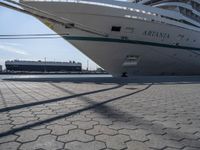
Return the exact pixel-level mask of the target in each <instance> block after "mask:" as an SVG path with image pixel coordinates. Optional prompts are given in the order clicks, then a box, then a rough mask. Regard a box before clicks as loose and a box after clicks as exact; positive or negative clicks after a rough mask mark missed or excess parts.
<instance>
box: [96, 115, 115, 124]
mask: <svg viewBox="0 0 200 150" xmlns="http://www.w3.org/2000/svg"><path fill="white" fill-rule="evenodd" d="M93 120H95V121H98V122H99V124H101V125H112V123H113V120H112V119H109V118H98V117H97V118H93Z"/></svg>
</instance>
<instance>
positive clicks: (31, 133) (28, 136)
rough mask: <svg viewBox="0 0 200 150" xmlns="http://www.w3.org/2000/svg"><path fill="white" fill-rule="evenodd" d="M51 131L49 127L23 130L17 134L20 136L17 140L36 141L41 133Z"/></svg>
mask: <svg viewBox="0 0 200 150" xmlns="http://www.w3.org/2000/svg"><path fill="white" fill-rule="evenodd" d="M48 133H50V130H47V129H41V130H31V129H29V130H25V131H21V132H18V133H16V134H17V135H19V137H18V138H17V141H19V142H22V143H24V142H30V141H35V140H36V139H37V138H38V137H39V136H40V135H45V134H48Z"/></svg>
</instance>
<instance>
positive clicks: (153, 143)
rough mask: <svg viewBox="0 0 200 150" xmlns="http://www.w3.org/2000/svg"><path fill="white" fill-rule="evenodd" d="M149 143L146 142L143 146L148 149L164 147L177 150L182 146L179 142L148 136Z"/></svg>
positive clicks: (157, 136)
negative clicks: (176, 149)
mask: <svg viewBox="0 0 200 150" xmlns="http://www.w3.org/2000/svg"><path fill="white" fill-rule="evenodd" d="M148 138H149V141H146V142H145V144H146V145H147V146H148V147H150V148H155V149H164V148H166V147H172V148H178V149H181V148H183V147H184V145H183V144H182V143H180V142H177V141H173V140H167V139H164V137H163V136H161V135H148Z"/></svg>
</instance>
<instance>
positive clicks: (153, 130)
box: [0, 76, 200, 150]
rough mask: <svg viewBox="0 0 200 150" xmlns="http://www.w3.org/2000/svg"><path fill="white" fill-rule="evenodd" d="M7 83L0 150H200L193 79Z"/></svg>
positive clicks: (198, 84)
mask: <svg viewBox="0 0 200 150" xmlns="http://www.w3.org/2000/svg"><path fill="white" fill-rule="evenodd" d="M2 78H5V76H4V77H2ZM7 78H8V79H2V80H0V149H2V150H7V149H13V150H15V149H20V150H27V149H28V150H30V149H47V150H54V149H71V150H99V149H107V150H109V149H110V150H111V149H112V150H113V149H116V150H119V149H129V150H149V149H150V150H152V149H154V150H177V149H181V150H199V149H200V111H199V110H200V77H198V76H196V77H134V78H124V79H122V78H120V79H119V78H111V77H101V78H100V77H90V78H87V77H84V78H83V77H79V78H66V77H64V76H62V77H61V78H60V77H51V76H49V77H43V78H41V77H39V78H37V77H36V76H28V77H25V76H23V77H18V76H17V77H16V76H15V77H13V76H10V77H8V76H7Z"/></svg>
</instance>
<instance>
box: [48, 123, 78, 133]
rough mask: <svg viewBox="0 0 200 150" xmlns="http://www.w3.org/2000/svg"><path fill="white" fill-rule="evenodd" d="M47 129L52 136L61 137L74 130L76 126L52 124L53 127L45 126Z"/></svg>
mask: <svg viewBox="0 0 200 150" xmlns="http://www.w3.org/2000/svg"><path fill="white" fill-rule="evenodd" d="M47 128H48V129H51V130H52V131H51V134H53V135H63V134H67V133H68V132H69V131H70V130H72V129H76V128H77V126H76V125H72V124H70V125H58V124H53V125H49V126H47Z"/></svg>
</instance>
